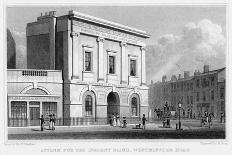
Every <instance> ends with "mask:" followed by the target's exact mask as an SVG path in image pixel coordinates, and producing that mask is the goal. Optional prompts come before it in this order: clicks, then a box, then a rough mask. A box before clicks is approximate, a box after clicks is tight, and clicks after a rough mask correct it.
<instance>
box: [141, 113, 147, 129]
mask: <svg viewBox="0 0 232 155" xmlns="http://www.w3.org/2000/svg"><path fill="white" fill-rule="evenodd" d="M146 121H147V119H146V117H145V114H143V118H142V122H143V126H142V129H145V126H146Z"/></svg>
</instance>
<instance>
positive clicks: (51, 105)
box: [42, 102, 57, 117]
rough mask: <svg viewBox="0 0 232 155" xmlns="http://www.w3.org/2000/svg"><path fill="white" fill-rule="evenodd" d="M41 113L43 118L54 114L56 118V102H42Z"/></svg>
mask: <svg viewBox="0 0 232 155" xmlns="http://www.w3.org/2000/svg"><path fill="white" fill-rule="evenodd" d="M42 113H43V115H44V117H48V116H49V115H52V114H55V116H57V103H56V102H43V103H42Z"/></svg>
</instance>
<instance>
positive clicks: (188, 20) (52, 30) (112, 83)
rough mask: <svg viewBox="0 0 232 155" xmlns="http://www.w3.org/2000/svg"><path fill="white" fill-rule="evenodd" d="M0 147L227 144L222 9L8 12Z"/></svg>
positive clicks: (94, 8)
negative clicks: (89, 142)
mask: <svg viewBox="0 0 232 155" xmlns="http://www.w3.org/2000/svg"><path fill="white" fill-rule="evenodd" d="M6 21H7V29H6V31H7V43H6V44H7V81H6V83H7V105H6V107H7V108H6V110H7V115H6V116H7V118H6V120H7V138H8V140H9V141H10V140H55V139H62V140H66V139H75V140H76V139H78V140H86V139H127V140H132V139H226V128H225V124H226V123H227V122H226V116H227V114H226V112H225V109H226V106H227V103H226V100H225V98H226V69H227V68H226V42H227V41H226V34H227V33H226V32H227V30H226V22H227V21H226V6H223V5H218V6H217V5H216V6H210V5H203V6H197V5H196V6H191V5H186V6H185V5H182V6H178V5H175V6H165V5H164V6H160V5H157V6H156V5H147V6H146V5H141V6H140V5H138V6H93V5H91V6H85V5H83V6H78V5H76V6H62V7H59V6H50V7H45V6H26V5H25V6H17V5H16V6H7V7H6Z"/></svg>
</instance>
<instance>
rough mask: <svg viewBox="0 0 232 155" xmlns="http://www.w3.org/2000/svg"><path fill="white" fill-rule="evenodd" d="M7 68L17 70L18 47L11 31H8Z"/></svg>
mask: <svg viewBox="0 0 232 155" xmlns="http://www.w3.org/2000/svg"><path fill="white" fill-rule="evenodd" d="M7 68H8V69H15V68H16V45H15V40H14V38H13V36H12V34H11V32H10V30H9V29H7Z"/></svg>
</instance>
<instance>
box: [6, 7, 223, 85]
mask: <svg viewBox="0 0 232 155" xmlns="http://www.w3.org/2000/svg"><path fill="white" fill-rule="evenodd" d="M51 10H55V11H57V12H56V14H57V15H58V16H59V15H63V14H66V13H67V12H68V11H69V10H76V11H79V12H82V13H86V14H89V15H93V16H97V17H99V18H103V19H106V20H110V21H114V22H117V23H120V24H124V25H127V26H131V27H135V28H138V29H141V30H145V31H146V32H147V33H149V34H151V36H152V37H151V38H150V39H147V41H146V43H147V45H148V47H147V60H146V65H147V83H150V80H153V81H160V80H161V77H162V76H163V75H167V76H168V78H170V76H171V75H172V74H183V71H184V70H188V71H190V73H191V74H193V71H194V70H196V69H198V70H200V71H202V68H203V65H204V64H209V65H210V70H213V69H218V68H220V67H224V66H225V46H226V8H225V7H224V6H194V7H193V6H151V5H150V6H79V7H77V6H73V7H66V6H62V7H49V8H48V7H8V8H7V27H8V28H9V29H10V31H11V33H12V35H13V37H14V39H15V41H16V47H17V58H18V59H17V60H18V62H17V67H18V68H25V67H26V64H25V62H26V61H25V55H26V39H25V31H26V24H27V23H28V22H32V21H35V20H36V17H38V16H40V13H41V12H43V13H44V12H46V11H51Z"/></svg>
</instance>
